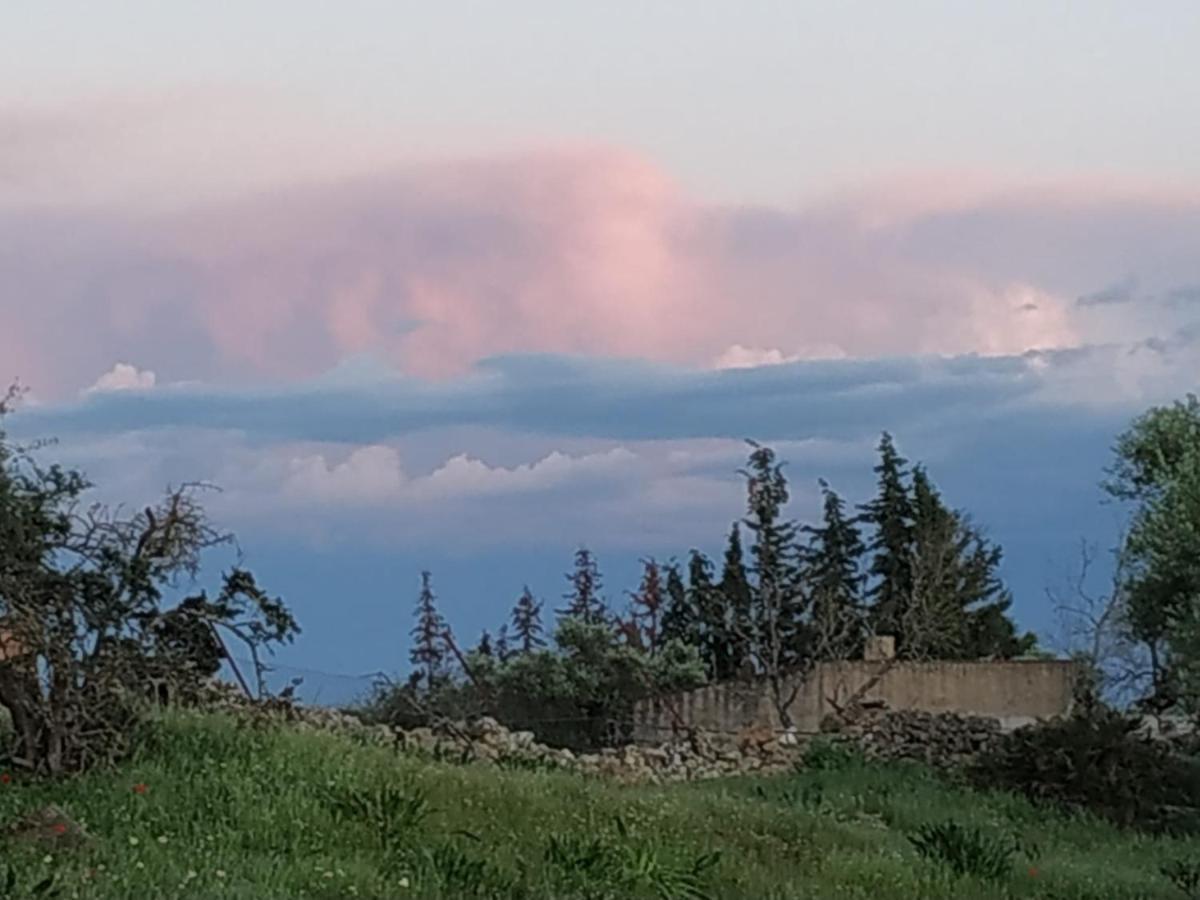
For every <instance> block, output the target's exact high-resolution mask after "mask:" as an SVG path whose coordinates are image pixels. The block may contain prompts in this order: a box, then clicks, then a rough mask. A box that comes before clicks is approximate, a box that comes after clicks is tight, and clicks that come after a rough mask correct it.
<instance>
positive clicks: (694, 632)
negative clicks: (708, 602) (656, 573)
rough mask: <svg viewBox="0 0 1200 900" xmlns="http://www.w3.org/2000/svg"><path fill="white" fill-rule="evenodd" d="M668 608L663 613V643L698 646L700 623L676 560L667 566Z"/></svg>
mask: <svg viewBox="0 0 1200 900" xmlns="http://www.w3.org/2000/svg"><path fill="white" fill-rule="evenodd" d="M666 594H667V600H666V602H667V608H666V610H665V611H664V613H663V621H662V639H663V642H664V643H665V642H667V641H671V640H677V641H682V642H683V643H685V644H691V645H696V644H698V643H699V641H700V622H699V620H698V617H697V615H696V607H695V603H694V601H693V596H692V594H691V592H689V591H688V589H687V587H686V586H685V585H684V583H683V576H682V575H681V574H680V572H679V564H678V563H677V562H675V561H674V560H672V561H671V563H670V565H668V566H667V584H666Z"/></svg>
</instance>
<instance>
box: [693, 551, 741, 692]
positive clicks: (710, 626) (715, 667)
mask: <svg viewBox="0 0 1200 900" xmlns="http://www.w3.org/2000/svg"><path fill="white" fill-rule="evenodd" d="M712 579H713V564H712V562H711V561H710V560H709V558H708V557H707V556H705V555H704V554H703V553H701V552H700V551H699V550H692V552H691V555H690V556H689V558H688V596H689V599H690V603H689V606H690V607H691V609H693V610H694V611H695V615H696V618H697V628H696V629H695V632H696V634H695V636H694V638H693V640H694V641H696V642H697V644H698V646H699V648H700V657H701V659H703V660H704V664H705V668H706V670H707V672H708V677H709V679H710V680H719V679H723V678H730V677H732V676H733V674H734V671H733V667H732V664H731V657H732V648H733V641H732V637H733V635H732V634H731V631H730V623H729V620H728V614H729V610H728V609H727V608H726V605H725V602H724V597H723V596H722V595H721V592H720V590H719V589H718V588H717V586H716V585H715V584H713V580H712Z"/></svg>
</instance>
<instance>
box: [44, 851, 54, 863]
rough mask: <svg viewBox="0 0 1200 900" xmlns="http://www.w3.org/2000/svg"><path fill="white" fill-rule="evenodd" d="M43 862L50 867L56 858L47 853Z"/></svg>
mask: <svg viewBox="0 0 1200 900" xmlns="http://www.w3.org/2000/svg"><path fill="white" fill-rule="evenodd" d="M42 862H44V863H45V864H46V865H50V863H52V862H54V857H53V856H51V855H50V854H49V853H47V854H46V855H45V856H43V857H42Z"/></svg>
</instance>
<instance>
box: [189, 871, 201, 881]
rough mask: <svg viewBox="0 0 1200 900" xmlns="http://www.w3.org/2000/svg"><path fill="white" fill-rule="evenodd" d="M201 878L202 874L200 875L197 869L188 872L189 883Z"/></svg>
mask: <svg viewBox="0 0 1200 900" xmlns="http://www.w3.org/2000/svg"><path fill="white" fill-rule="evenodd" d="M199 877H200V873H198V872H197V871H196V870H195V869H188V870H187V880H188V881H191V880H192V879H193V878H199Z"/></svg>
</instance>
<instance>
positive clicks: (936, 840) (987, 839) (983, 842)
mask: <svg viewBox="0 0 1200 900" xmlns="http://www.w3.org/2000/svg"><path fill="white" fill-rule="evenodd" d="M909 841H910V842H911V843H912V845H913V846H914V847H915V848H916V850H917V852H918V853H919V854H921V856H923V857H925V858H926V859H930V860H935V861H937V862H940V863H943V864H945V865H947V866H949V867H950V869H952V870H953V871H954V872H955V873H956V874H958V875H973V876H975V877H977V878H983V879H985V880H992V881H995V880H999V879H1000V878H1003V877H1004V876H1005V875H1007V874H1008V873H1009V872H1010V871H1011V869H1012V861H1013V857H1014V856H1015V855H1016V853H1017V848H1016V847H1015V846H1014V845H1013V844H1012V843H1010V842H1007V841H1002V840H1000V839H998V838H995V837H992V836H991V835H988V834H985V833H984V832H982V831H980V830H979V829H978V828H973V827H968V826H964V825H960V824H959V823H958V822H953V821H950V822H941V823H937V824H926V825H922V826H921V827H920V828H918V829H917V831H916V833H914V834H911V835H909Z"/></svg>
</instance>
